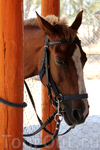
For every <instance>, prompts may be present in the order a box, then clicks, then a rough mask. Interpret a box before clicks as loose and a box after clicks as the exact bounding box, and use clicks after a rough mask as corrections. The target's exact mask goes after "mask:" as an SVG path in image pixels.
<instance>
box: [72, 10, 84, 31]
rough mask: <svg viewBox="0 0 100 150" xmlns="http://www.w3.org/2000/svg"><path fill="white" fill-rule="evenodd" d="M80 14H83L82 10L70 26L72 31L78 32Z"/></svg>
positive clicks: (80, 21) (80, 20) (80, 19)
mask: <svg viewBox="0 0 100 150" xmlns="http://www.w3.org/2000/svg"><path fill="white" fill-rule="evenodd" d="M82 14H83V10H82V11H80V12H79V13H78V15H77V16H76V18H75V20H74V22H73V23H72V25H71V28H72V29H74V30H76V31H77V30H78V28H79V27H80V25H81V23H82Z"/></svg>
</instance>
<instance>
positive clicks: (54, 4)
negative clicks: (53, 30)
mask: <svg viewBox="0 0 100 150" xmlns="http://www.w3.org/2000/svg"><path fill="white" fill-rule="evenodd" d="M50 14H54V15H56V16H58V17H60V0H41V15H42V16H44V17H45V16H47V15H50ZM41 86H42V92H41V93H42V96H41V97H42V100H41V101H42V102H41V107H42V121H43V122H45V121H46V119H47V118H48V117H49V116H50V115H51V114H52V113H53V112H54V111H55V109H54V108H53V107H52V106H51V105H50V101H49V98H48V93H47V89H46V88H45V87H44V86H43V85H41ZM55 125H56V122H55V121H53V122H52V123H51V124H50V125H48V127H47V129H48V130H49V131H51V132H53V133H54V131H55ZM50 138H51V136H50V135H48V134H47V133H46V132H44V131H43V132H42V143H45V142H47V141H48V140H50ZM48 149H50V150H51V149H52V150H59V144H58V137H57V138H56V140H55V141H54V142H53V143H52V144H51V145H49V146H48V147H46V148H42V150H48Z"/></svg>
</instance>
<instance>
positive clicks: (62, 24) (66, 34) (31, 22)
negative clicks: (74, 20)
mask: <svg viewBox="0 0 100 150" xmlns="http://www.w3.org/2000/svg"><path fill="white" fill-rule="evenodd" d="M43 18H44V19H45V20H46V21H48V22H49V23H50V24H51V25H54V24H58V25H59V27H58V28H59V31H61V34H62V35H61V37H62V38H64V39H66V40H74V39H75V36H76V31H75V30H72V29H71V28H70V27H68V24H67V19H66V18H63V19H59V18H58V17H56V16H55V15H48V16H46V17H43ZM24 26H33V27H39V23H38V20H37V18H31V19H28V20H25V21H24Z"/></svg>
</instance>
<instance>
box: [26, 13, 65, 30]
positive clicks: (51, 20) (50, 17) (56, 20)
mask: <svg viewBox="0 0 100 150" xmlns="http://www.w3.org/2000/svg"><path fill="white" fill-rule="evenodd" d="M42 18H44V19H45V20H46V21H48V22H49V23H50V24H51V25H53V24H67V20H66V19H65V18H63V19H61V20H60V19H59V18H58V17H56V16H55V15H48V16H46V17H42ZM24 26H36V27H39V23H38V20H37V18H31V19H27V20H25V21H24Z"/></svg>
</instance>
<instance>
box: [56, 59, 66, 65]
mask: <svg viewBox="0 0 100 150" xmlns="http://www.w3.org/2000/svg"><path fill="white" fill-rule="evenodd" d="M55 62H56V63H57V64H58V65H60V66H65V63H64V62H63V61H60V60H55Z"/></svg>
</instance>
